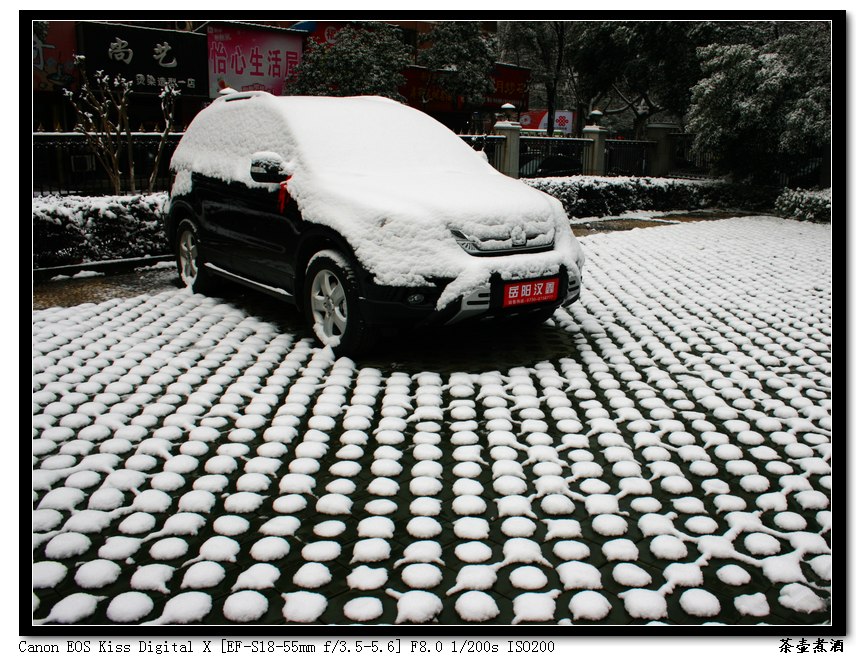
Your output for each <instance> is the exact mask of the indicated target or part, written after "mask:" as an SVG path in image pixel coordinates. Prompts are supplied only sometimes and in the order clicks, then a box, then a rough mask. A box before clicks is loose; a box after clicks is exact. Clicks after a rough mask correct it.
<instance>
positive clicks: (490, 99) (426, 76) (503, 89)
mask: <svg viewBox="0 0 865 656" xmlns="http://www.w3.org/2000/svg"><path fill="white" fill-rule="evenodd" d="M530 73H531V71H529V69H527V68H522V67H520V66H510V65H507V64H496V67H495V69H494V71H493V75H492V82H493V85H494V91H493V92H492V93H490V94H489V95H487V96H485V97H484V102H483V104H482V105H481V107H480V108H479V109H482V110H490V111H499V110H500V109H501V106H502V105H504V104H505V103H511V104H512V105H514V106H515V107H516V108H517V109H525V108H526V107H528V93H529V92H528V81H529V75H530ZM403 76H404V77H405V83H404V84H403V85H402V86H401V87H400V89H399V91H400V93H401V94H402V95H403V96H404V97H405V98H406V100H407V101H408V104H409V105H411V106H412V107H417V108H420V109H423V110H424V111H428V112H449V111H461V110H463V109H464V108H465V102H464V100H463V98H462V96H459V97H458V98H457V100H456V102H454V100H453V96H451V94H450V93H449V92H448V91H446V90H444V89H443V88H442V87H441V86H440V85H439V84H438V76H437V75H432V74H431V73H430V71H429V69H427V68H423V67H421V66H409V67H408V68H407V69H406V70H405V71H404V72H403Z"/></svg>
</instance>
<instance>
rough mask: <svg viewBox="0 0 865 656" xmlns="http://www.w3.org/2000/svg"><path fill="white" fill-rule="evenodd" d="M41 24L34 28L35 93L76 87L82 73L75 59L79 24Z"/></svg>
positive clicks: (59, 22)
mask: <svg viewBox="0 0 865 656" xmlns="http://www.w3.org/2000/svg"><path fill="white" fill-rule="evenodd" d="M37 23H38V24H37ZM37 23H34V25H33V90H34V91H50V90H52V89H56V88H65V89H71V88H73V87H76V86H77V85H78V71H77V70H76V69H75V63H74V59H73V58H74V56H75V55H76V42H75V23H74V22H73V21H48V22H42V21H38V22H37Z"/></svg>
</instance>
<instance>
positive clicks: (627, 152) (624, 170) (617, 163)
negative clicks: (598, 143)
mask: <svg viewBox="0 0 865 656" xmlns="http://www.w3.org/2000/svg"><path fill="white" fill-rule="evenodd" d="M656 145H657V143H656V142H654V141H634V140H631V139H607V141H606V143H605V145H604V171H605V174H606V175H637V176H640V175H648V174H649V158H650V156H651V150H652V149H653V148H654V147H655V146H656Z"/></svg>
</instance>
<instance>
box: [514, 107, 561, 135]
mask: <svg viewBox="0 0 865 656" xmlns="http://www.w3.org/2000/svg"><path fill="white" fill-rule="evenodd" d="M548 119H549V112H547V111H546V110H543V109H530V110H529V111H527V112H525V113H523V114H521V115H520V127H522V128H523V129H524V130H546V129H547V122H548ZM553 130H555V131H556V132H562V133H564V134H571V133H572V132H573V131H574V112H566V111H562V110H556V122H555V126H554V127H553Z"/></svg>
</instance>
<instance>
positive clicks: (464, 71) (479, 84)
mask: <svg viewBox="0 0 865 656" xmlns="http://www.w3.org/2000/svg"><path fill="white" fill-rule="evenodd" d="M424 40H425V41H426V42H428V43H429V44H430V45H429V47H428V48H426V49H424V50H421V51H420V53H419V54H418V63H419V64H421V65H422V66H426V67H427V68H429V69H430V77H429V83H430V84H433V83H435V84H436V85H438V86H439V87H440V88H442V89H444V90H445V91H447V92H448V93H449V94H450V95H451V96H452V97H453V99H454V103H455V104H456V102H457V99H458V98H459V97H462V98H463V100H464V102H465V103H467V104H469V105H480V104H482V103H483V101H484V96H486V95H487V94H490V93H492V92H493V91H494V90H495V86H494V85H493V81H492V74H493V69H494V67H495V63H496V42H495V39H494V38H493V37H489V36H486V35H484V33H483V32H482V31H481V26H480V24H479V23H473V22H465V21H447V22H441V23H436V25H435V26H434V27H433V28H432V30H430V32H429V34H428V35H427V36H426V37H425V39H424Z"/></svg>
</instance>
